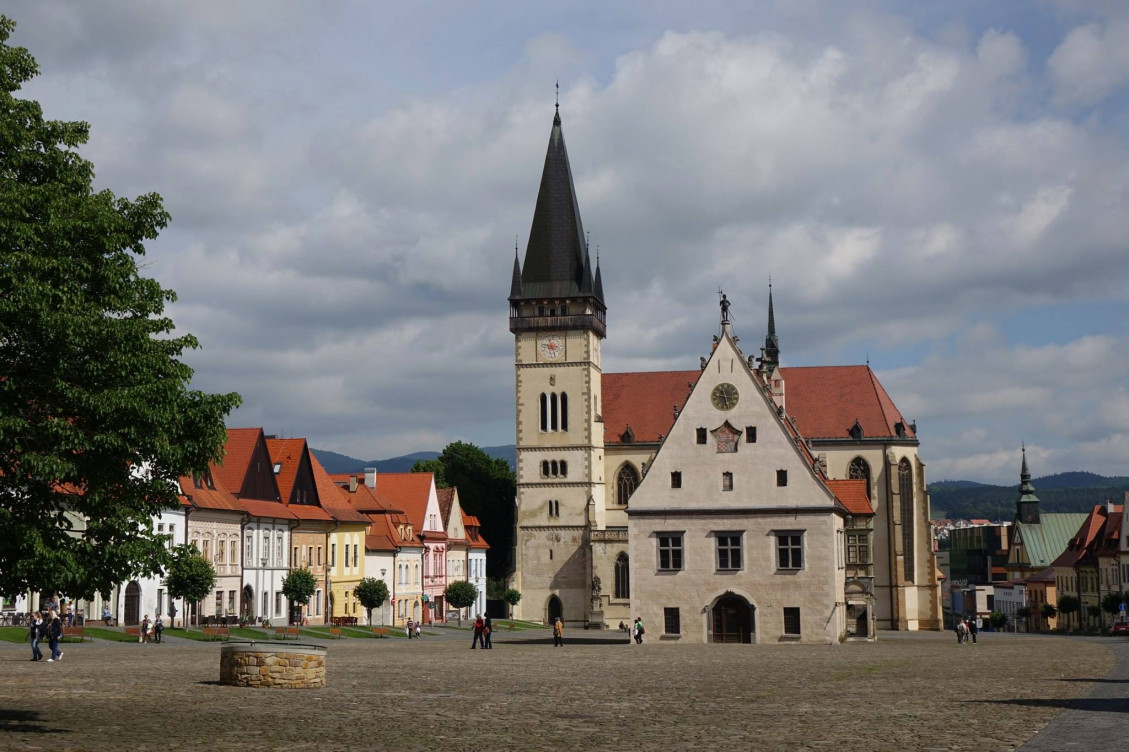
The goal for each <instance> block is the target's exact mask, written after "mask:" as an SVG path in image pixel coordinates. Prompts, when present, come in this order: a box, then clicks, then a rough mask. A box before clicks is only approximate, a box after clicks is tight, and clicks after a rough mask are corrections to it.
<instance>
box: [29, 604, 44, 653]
mask: <svg viewBox="0 0 1129 752" xmlns="http://www.w3.org/2000/svg"><path fill="white" fill-rule="evenodd" d="M27 636H28V637H29V638H30V639H31V659H32V660H33V661H41V660H43V651H42V650H40V649H39V640H40V639H42V637H43V617H42V616H41V615H40V613H39V612H38V611H36V612H35V613H34V614H32V615H31V618H30V619H28V628H27Z"/></svg>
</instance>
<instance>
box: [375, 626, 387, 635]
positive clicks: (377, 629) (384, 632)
mask: <svg viewBox="0 0 1129 752" xmlns="http://www.w3.org/2000/svg"><path fill="white" fill-rule="evenodd" d="M372 636H373V637H387V636H388V628H387V627H373V628H372Z"/></svg>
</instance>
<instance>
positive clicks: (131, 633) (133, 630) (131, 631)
mask: <svg viewBox="0 0 1129 752" xmlns="http://www.w3.org/2000/svg"><path fill="white" fill-rule="evenodd" d="M125 636H126V637H136V638H137V639H138V640H140V639H141V627H126V628H125Z"/></svg>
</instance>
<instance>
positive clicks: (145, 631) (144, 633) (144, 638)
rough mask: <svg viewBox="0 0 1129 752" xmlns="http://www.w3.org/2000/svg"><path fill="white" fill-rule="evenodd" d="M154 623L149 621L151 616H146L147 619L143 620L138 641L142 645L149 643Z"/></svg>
mask: <svg viewBox="0 0 1129 752" xmlns="http://www.w3.org/2000/svg"><path fill="white" fill-rule="evenodd" d="M151 625H152V622H150V621H149V614H145V618H144V619H142V620H141V628H140V629H139V630H137V641H138V642H141V643H145V642H149V627H150V626H151Z"/></svg>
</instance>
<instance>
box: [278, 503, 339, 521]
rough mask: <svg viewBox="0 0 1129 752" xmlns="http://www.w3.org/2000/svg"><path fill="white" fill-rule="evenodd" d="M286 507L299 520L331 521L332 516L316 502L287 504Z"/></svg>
mask: <svg viewBox="0 0 1129 752" xmlns="http://www.w3.org/2000/svg"><path fill="white" fill-rule="evenodd" d="M286 508H287V509H289V510H290V513H291V514H293V515H294V516H295V517H297V518H298V519H300V520H320V521H322V522H332V521H333V517H332V516H330V514H329V512H327V511H325V510H324V509H322V508H321V507H319V506H317V505H316V504H287V505H286Z"/></svg>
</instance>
